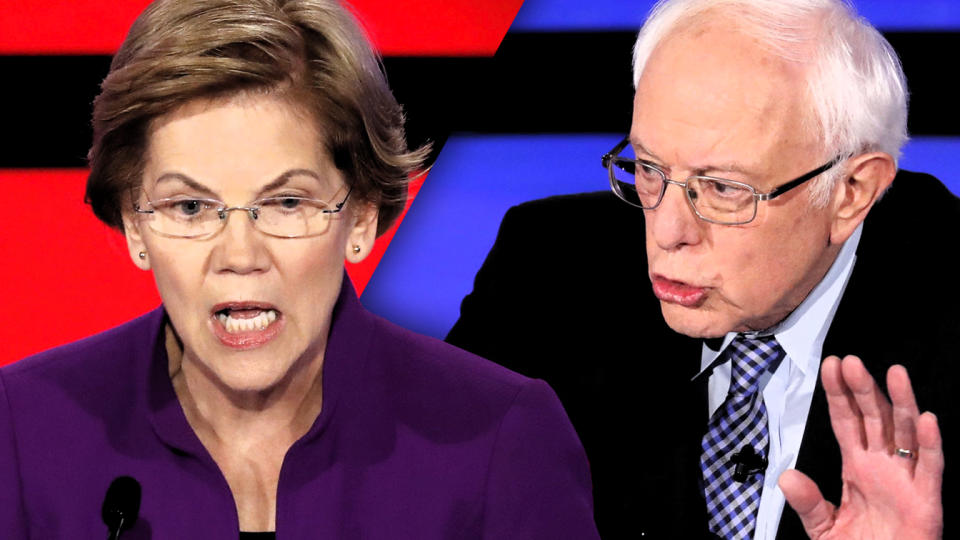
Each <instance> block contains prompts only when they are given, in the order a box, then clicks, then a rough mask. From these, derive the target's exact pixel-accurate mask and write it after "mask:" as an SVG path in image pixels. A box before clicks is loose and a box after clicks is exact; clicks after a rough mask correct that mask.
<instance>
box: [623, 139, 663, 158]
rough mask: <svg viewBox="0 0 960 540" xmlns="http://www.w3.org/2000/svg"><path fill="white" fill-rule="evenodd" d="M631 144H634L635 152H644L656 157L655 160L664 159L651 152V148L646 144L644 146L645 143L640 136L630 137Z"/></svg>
mask: <svg viewBox="0 0 960 540" xmlns="http://www.w3.org/2000/svg"><path fill="white" fill-rule="evenodd" d="M630 145H631V146H633V148H634V151H635V154H640V153H644V154H646V155H648V156H650V157H652V158H653V159H655V160H657V161H660V162H662V161H663V160H662V159H660V158H659V157H658V156H657V155H656V154H654V153H653V152H651V151H650V149H648V148H647V147H646V146H644V145H643V143H642V142H640V139H638V138H636V137H630Z"/></svg>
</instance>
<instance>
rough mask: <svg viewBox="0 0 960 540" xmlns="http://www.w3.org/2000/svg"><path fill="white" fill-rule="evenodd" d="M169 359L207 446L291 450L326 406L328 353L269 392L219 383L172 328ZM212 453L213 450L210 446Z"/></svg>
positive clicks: (181, 396) (189, 418)
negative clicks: (266, 445)
mask: <svg viewBox="0 0 960 540" xmlns="http://www.w3.org/2000/svg"><path fill="white" fill-rule="evenodd" d="M166 345H167V356H168V358H169V373H170V378H171V381H172V382H173V388H174V391H175V392H176V395H177V398H178V400H179V401H180V405H181V406H182V407H183V411H184V414H185V415H186V417H187V421H188V422H189V423H190V426H191V427H192V428H193V430H194V431H195V432H196V433H197V435H198V437H200V439H201V441H202V442H203V443H204V444H205V445H207V444H208V442H210V443H217V442H220V441H229V443H230V444H231V445H238V444H239V445H254V446H260V444H258V442H260V441H270V442H271V444H270V446H282V447H283V451H284V452H285V451H286V449H287V448H289V447H290V445H292V444H293V443H294V442H295V441H296V440H297V439H299V438H300V437H302V436H303V435H304V434H306V432H307V431H309V430H310V427H311V426H312V425H313V423H314V421H315V420H316V418H317V416H319V414H320V410H321V407H322V394H323V392H322V374H323V369H322V368H323V355H322V353H321V354H320V355H318V356H317V357H316V358H314V359H312V360H310V361H308V362H304V363H303V364H302V365H300V366H299V367H298V368H296V369H293V370H291V371H290V373H289V374H288V376H287V377H285V378H284V379H283V380H282V381H280V382H279V383H278V384H276V385H274V386H272V387H270V388H267V389H263V390H257V391H237V390H234V389H231V388H229V387H227V386H225V385H224V384H222V382H220V381H218V380H217V379H216V378H215V377H214V376H213V374H212V373H211V372H210V371H209V370H207V369H205V368H204V366H203V363H202V362H199V361H197V360H196V359H192V358H191V357H190V353H189V352H186V353H184V350H183V348H182V347H181V346H180V343H179V341H178V340H177V338H176V334H175V333H174V331H173V329H172V328H170V327H169V326H168V327H167V343H166ZM208 449H209V447H208Z"/></svg>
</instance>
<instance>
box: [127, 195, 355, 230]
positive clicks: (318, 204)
mask: <svg viewBox="0 0 960 540" xmlns="http://www.w3.org/2000/svg"><path fill="white" fill-rule="evenodd" d="M352 191H353V188H351V189H350V190H348V191H347V194H346V195H345V196H344V197H343V200H342V201H340V202H338V203H335V204H333V205H331V204H330V203H328V202H325V201H321V200H318V199H310V198H306V197H295V196H281V197H267V198H264V199H257V200H256V201H253V202H251V203H250V204H248V205H246V206H232V207H228V206H227V205H226V204H224V203H223V202H221V201H218V200H214V199H203V198H197V197H171V198H167V199H158V200H155V201H147V202H146V203H145V204H144V205H142V206H141V205H140V204H137V205H136V206H134V210H135V211H136V212H137V213H138V214H140V216H141V219H142V220H143V221H146V222H147V224H148V226H149V227H150V229H151V230H153V231H154V232H155V233H157V234H160V235H163V236H169V237H174V238H196V239H203V238H209V237H211V236H213V235H215V234H217V233H218V232H220V230H222V229H223V227H224V226H226V224H227V218H228V217H229V214H230V212H233V211H234V210H243V211H245V212H246V213H247V215H248V216H249V217H250V220H251V221H252V222H253V226H254V227H255V228H256V229H257V230H259V231H260V232H262V233H264V234H268V235H270V236H276V237H280V238H301V237H304V236H315V235H319V234H323V233H324V232H326V231H327V228H328V227H329V226H330V218H331V217H332V216H333V215H334V214H338V213H340V211H341V210H343V206H344V204H346V202H347V198H349V197H350V193H351V192H352Z"/></svg>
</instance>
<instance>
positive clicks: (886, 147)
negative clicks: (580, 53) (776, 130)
mask: <svg viewBox="0 0 960 540" xmlns="http://www.w3.org/2000/svg"><path fill="white" fill-rule="evenodd" d="M712 15H718V16H721V17H722V18H723V19H722V20H725V21H729V22H730V24H731V27H733V28H734V29H735V30H736V31H739V32H743V33H745V34H747V35H749V36H751V37H753V38H755V39H757V40H759V42H760V43H761V44H763V45H764V46H765V47H767V48H769V51H770V52H771V53H773V54H775V55H777V56H779V57H781V58H783V59H786V60H789V61H794V62H801V63H804V64H806V65H807V74H808V75H807V81H806V83H807V96H808V99H809V100H810V103H811V104H812V106H813V109H814V111H813V112H814V114H813V115H812V118H809V119H808V121H811V122H812V123H813V124H814V125H813V126H812V127H813V129H817V130H818V131H819V135H820V137H821V138H822V141H823V152H824V157H823V159H824V161H826V160H829V159H832V158H834V157H837V156H839V157H841V158H843V157H848V156H852V155H856V154H859V153H863V152H874V151H879V152H885V153H887V154H890V155H891V156H892V157H893V159H894V161H895V162H896V160H897V159H898V158H899V157H900V149H901V147H902V146H903V145H904V143H906V141H907V83H906V78H905V77H904V75H903V68H902V67H901V66H900V60H899V58H897V54H896V53H895V52H894V50H893V47H891V46H890V44H889V43H888V42H887V40H886V39H884V37H883V36H882V35H880V32H878V31H877V30H876V29H875V28H874V27H873V26H871V25H870V23H869V22H867V21H866V20H865V19H864V18H862V17H860V16H859V15H857V13H856V11H855V10H854V8H853V7H852V6H851V5H850V4H849V3H848V2H847V1H845V0H659V1H658V2H657V4H656V5H655V6H654V7H653V9H652V10H651V11H650V15H649V17H648V18H647V21H646V23H644V25H643V28H641V29H640V34H639V35H638V36H637V43H636V45H635V46H634V49H633V82H634V86H636V85H637V84H638V83H639V81H640V77H641V76H642V75H643V70H644V67H645V66H646V64H647V61H648V60H649V58H650V55H651V54H652V53H653V51H654V49H655V48H656V47H657V45H658V44H659V43H660V42H661V41H662V40H663V39H664V38H665V37H666V36H667V35H668V34H670V33H671V32H673V31H675V30H677V29H679V28H681V27H682V25H683V24H684V23H692V22H696V21H694V19H704V18H706V17H708V16H712ZM843 173H844V171H843V170H842V168H840V167H838V168H837V169H834V170H831V173H830V174H824V175H822V176H821V177H820V178H818V179H817V180H815V181H814V182H813V184H812V185H811V198H812V201H813V203H814V204H815V205H818V206H823V205H825V204H826V203H827V201H829V197H830V193H831V192H832V188H833V185H834V183H835V182H836V181H837V180H838V179H839V178H841V176H842V175H843Z"/></svg>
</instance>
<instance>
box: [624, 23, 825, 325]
mask: <svg viewBox="0 0 960 540" xmlns="http://www.w3.org/2000/svg"><path fill="white" fill-rule="evenodd" d="M728 27H729V25H726V26H724V25H719V24H718V25H710V24H709V23H706V24H701V25H699V26H696V27H693V28H689V29H685V30H682V31H680V32H678V33H675V34H673V35H672V36H670V37H668V38H667V39H665V40H664V41H663V42H661V44H660V45H659V46H658V48H657V49H656V50H655V51H654V54H653V55H652V56H651V58H650V60H649V61H648V63H647V66H646V69H645V71H644V72H643V76H642V77H641V79H640V81H639V84H638V86H637V94H636V99H635V101H634V114H633V126H632V129H631V133H630V137H631V142H632V144H633V146H634V150H635V152H636V155H637V158H638V159H644V160H648V161H650V162H652V163H654V164H656V165H658V166H659V167H661V168H662V169H663V170H664V171H665V172H666V173H667V174H668V176H669V177H670V178H672V179H673V180H676V181H684V180H685V179H686V178H687V177H689V176H691V175H709V176H716V177H720V178H727V179H730V180H737V181H740V182H744V183H747V184H750V185H752V186H754V187H755V188H756V189H757V190H758V191H759V192H761V193H765V192H768V191H771V190H772V189H774V188H776V187H778V186H779V185H781V184H783V183H785V182H787V181H789V180H792V179H793V178H796V177H797V176H800V175H802V174H804V173H806V172H808V171H810V170H812V169H815V168H816V167H818V166H820V165H822V164H823V163H824V162H825V161H827V160H828V159H830V158H832V157H833V156H827V157H825V156H824V155H823V150H822V147H820V146H819V145H818V141H817V139H816V137H814V136H813V135H812V133H813V132H814V130H813V129H811V127H810V125H809V123H805V122H804V120H805V119H806V118H810V117H812V115H810V114H809V109H810V107H809V105H807V101H806V99H805V95H804V80H803V79H804V75H803V72H802V71H801V68H800V66H799V65H798V64H791V63H787V62H785V61H783V60H780V59H777V58H775V57H774V56H772V55H770V54H768V53H766V52H765V51H764V50H763V49H762V48H761V47H760V46H759V45H758V44H757V43H756V42H754V41H753V40H752V39H751V38H749V37H746V36H743V35H738V34H735V33H732V32H730V31H729V30H727V29H726V28H728ZM834 206H835V205H834V204H833V203H831V204H828V205H827V206H826V207H825V208H823V209H817V208H814V207H813V206H811V204H810V203H809V183H808V184H805V185H803V186H801V187H799V188H796V189H794V190H792V191H790V192H788V193H786V194H784V195H783V196H781V197H778V198H776V199H774V200H772V201H765V202H759V203H758V210H757V216H756V218H755V219H754V220H753V221H752V222H750V223H748V224H745V225H737V226H727V225H716V224H712V223H708V222H706V221H703V220H701V219H699V218H698V217H697V216H696V215H695V214H694V212H693V210H692V209H691V208H690V205H689V203H688V201H687V198H686V196H685V194H684V193H683V189H681V188H679V187H677V186H668V187H667V190H666V193H665V194H664V197H663V201H662V202H661V204H660V206H659V207H657V208H656V209H654V210H647V211H645V218H646V246H647V256H648V260H649V262H648V264H649V267H648V273H649V277H650V280H651V282H652V285H653V291H654V294H656V295H657V297H658V298H659V299H660V305H661V308H662V310H663V316H664V318H665V319H666V322H667V324H669V325H670V327H671V328H673V329H674V330H676V331H677V332H680V333H682V334H686V335H689V336H698V337H712V336H721V335H723V334H725V333H727V332H730V331H746V330H760V329H764V328H768V327H770V326H772V325H774V324H776V323H778V322H780V321H781V320H783V319H784V318H785V317H786V316H787V315H789V314H790V312H791V311H793V309H794V308H796V307H797V306H798V305H799V304H800V303H801V302H802V301H803V299H804V298H805V297H806V296H807V294H809V293H810V291H811V290H812V289H813V287H814V286H815V285H816V284H817V283H818V282H819V281H820V279H822V277H823V276H824V274H825V273H826V271H827V270H828V269H829V267H830V264H831V263H832V262H833V260H834V259H835V257H836V254H837V252H838V250H839V246H837V245H831V242H830V232H831V223H832V221H833V219H834V212H833V210H832V208H833V207H834Z"/></svg>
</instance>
